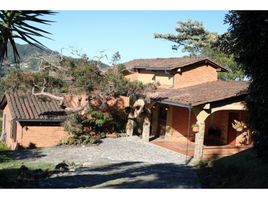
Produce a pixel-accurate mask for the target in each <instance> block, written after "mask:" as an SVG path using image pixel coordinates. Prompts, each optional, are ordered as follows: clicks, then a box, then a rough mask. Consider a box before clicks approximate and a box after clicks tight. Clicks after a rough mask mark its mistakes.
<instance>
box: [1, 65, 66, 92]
mask: <svg viewBox="0 0 268 200" xmlns="http://www.w3.org/2000/svg"><path fill="white" fill-rule="evenodd" d="M44 79H46V90H47V91H48V92H53V93H56V94H57V93H61V92H62V91H64V90H66V87H67V85H66V84H65V83H64V82H63V81H62V80H61V79H58V78H54V77H52V76H49V74H48V73H46V72H26V71H20V70H16V69H12V70H10V72H9V74H8V75H7V76H5V77H3V78H1V80H0V95H1V96H2V95H3V93H4V91H6V90H13V91H20V92H23V93H25V92H27V91H29V90H31V89H32V87H33V83H36V84H37V86H39V88H42V87H43V85H42V84H43V82H44Z"/></svg>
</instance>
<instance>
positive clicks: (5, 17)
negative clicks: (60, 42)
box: [0, 11, 54, 64]
mask: <svg viewBox="0 0 268 200" xmlns="http://www.w3.org/2000/svg"><path fill="white" fill-rule="evenodd" d="M52 14H54V12H51V11H0V44H1V46H0V50H1V51H0V63H1V64H2V62H3V60H4V59H5V58H6V57H7V52H8V49H7V48H8V43H9V42H10V44H11V46H12V50H13V55H14V60H15V62H16V63H18V62H19V59H20V55H19V53H18V49H17V46H16V43H15V39H17V38H18V39H21V40H22V41H24V42H26V43H28V44H30V45H32V46H35V47H38V48H44V47H45V46H44V45H43V44H42V43H41V42H39V41H38V40H36V39H35V37H46V36H44V34H49V32H47V31H45V30H43V29H40V28H37V27H35V26H33V23H37V24H46V25H48V24H50V23H51V22H52V21H50V20H46V19H42V17H43V16H45V15H52Z"/></svg>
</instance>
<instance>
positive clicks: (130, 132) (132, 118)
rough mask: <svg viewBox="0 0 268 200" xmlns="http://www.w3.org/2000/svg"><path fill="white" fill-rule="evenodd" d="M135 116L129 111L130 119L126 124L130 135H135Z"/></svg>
mask: <svg viewBox="0 0 268 200" xmlns="http://www.w3.org/2000/svg"><path fill="white" fill-rule="evenodd" d="M134 124H135V122H134V116H133V114H132V113H129V115H128V121H127V125H126V133H127V135H128V136H133V129H134Z"/></svg>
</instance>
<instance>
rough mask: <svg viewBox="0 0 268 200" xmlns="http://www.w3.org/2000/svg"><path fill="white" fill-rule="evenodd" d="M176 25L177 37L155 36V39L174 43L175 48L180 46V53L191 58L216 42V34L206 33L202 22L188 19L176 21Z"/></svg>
mask: <svg viewBox="0 0 268 200" xmlns="http://www.w3.org/2000/svg"><path fill="white" fill-rule="evenodd" d="M177 24H178V27H177V28H176V31H177V32H178V35H173V34H155V38H162V39H167V40H169V41H172V42H175V43H176V44H178V45H177V47H179V46H182V52H189V53H190V55H192V56H194V55H199V54H200V52H201V50H202V49H203V48H204V47H207V46H209V45H210V44H211V43H212V42H215V41H216V38H217V34H216V33H212V32H209V31H207V30H206V29H205V28H204V26H203V23H202V22H199V21H192V20H191V19H189V20H188V21H186V22H183V21H178V22H177Z"/></svg>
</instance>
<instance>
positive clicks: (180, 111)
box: [172, 106, 196, 141]
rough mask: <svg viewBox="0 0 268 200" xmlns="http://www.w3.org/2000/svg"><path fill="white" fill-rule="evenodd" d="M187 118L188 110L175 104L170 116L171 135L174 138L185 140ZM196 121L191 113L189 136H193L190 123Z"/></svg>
mask: <svg viewBox="0 0 268 200" xmlns="http://www.w3.org/2000/svg"><path fill="white" fill-rule="evenodd" d="M188 118H189V110H188V109H186V108H180V107H177V106H174V107H173V117H172V137H173V139H174V140H179V141H186V139H187V134H188ZM194 123H196V117H195V116H194V114H193V113H191V122H190V137H191V138H193V137H194V133H193V132H192V128H191V126H192V124H194Z"/></svg>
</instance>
